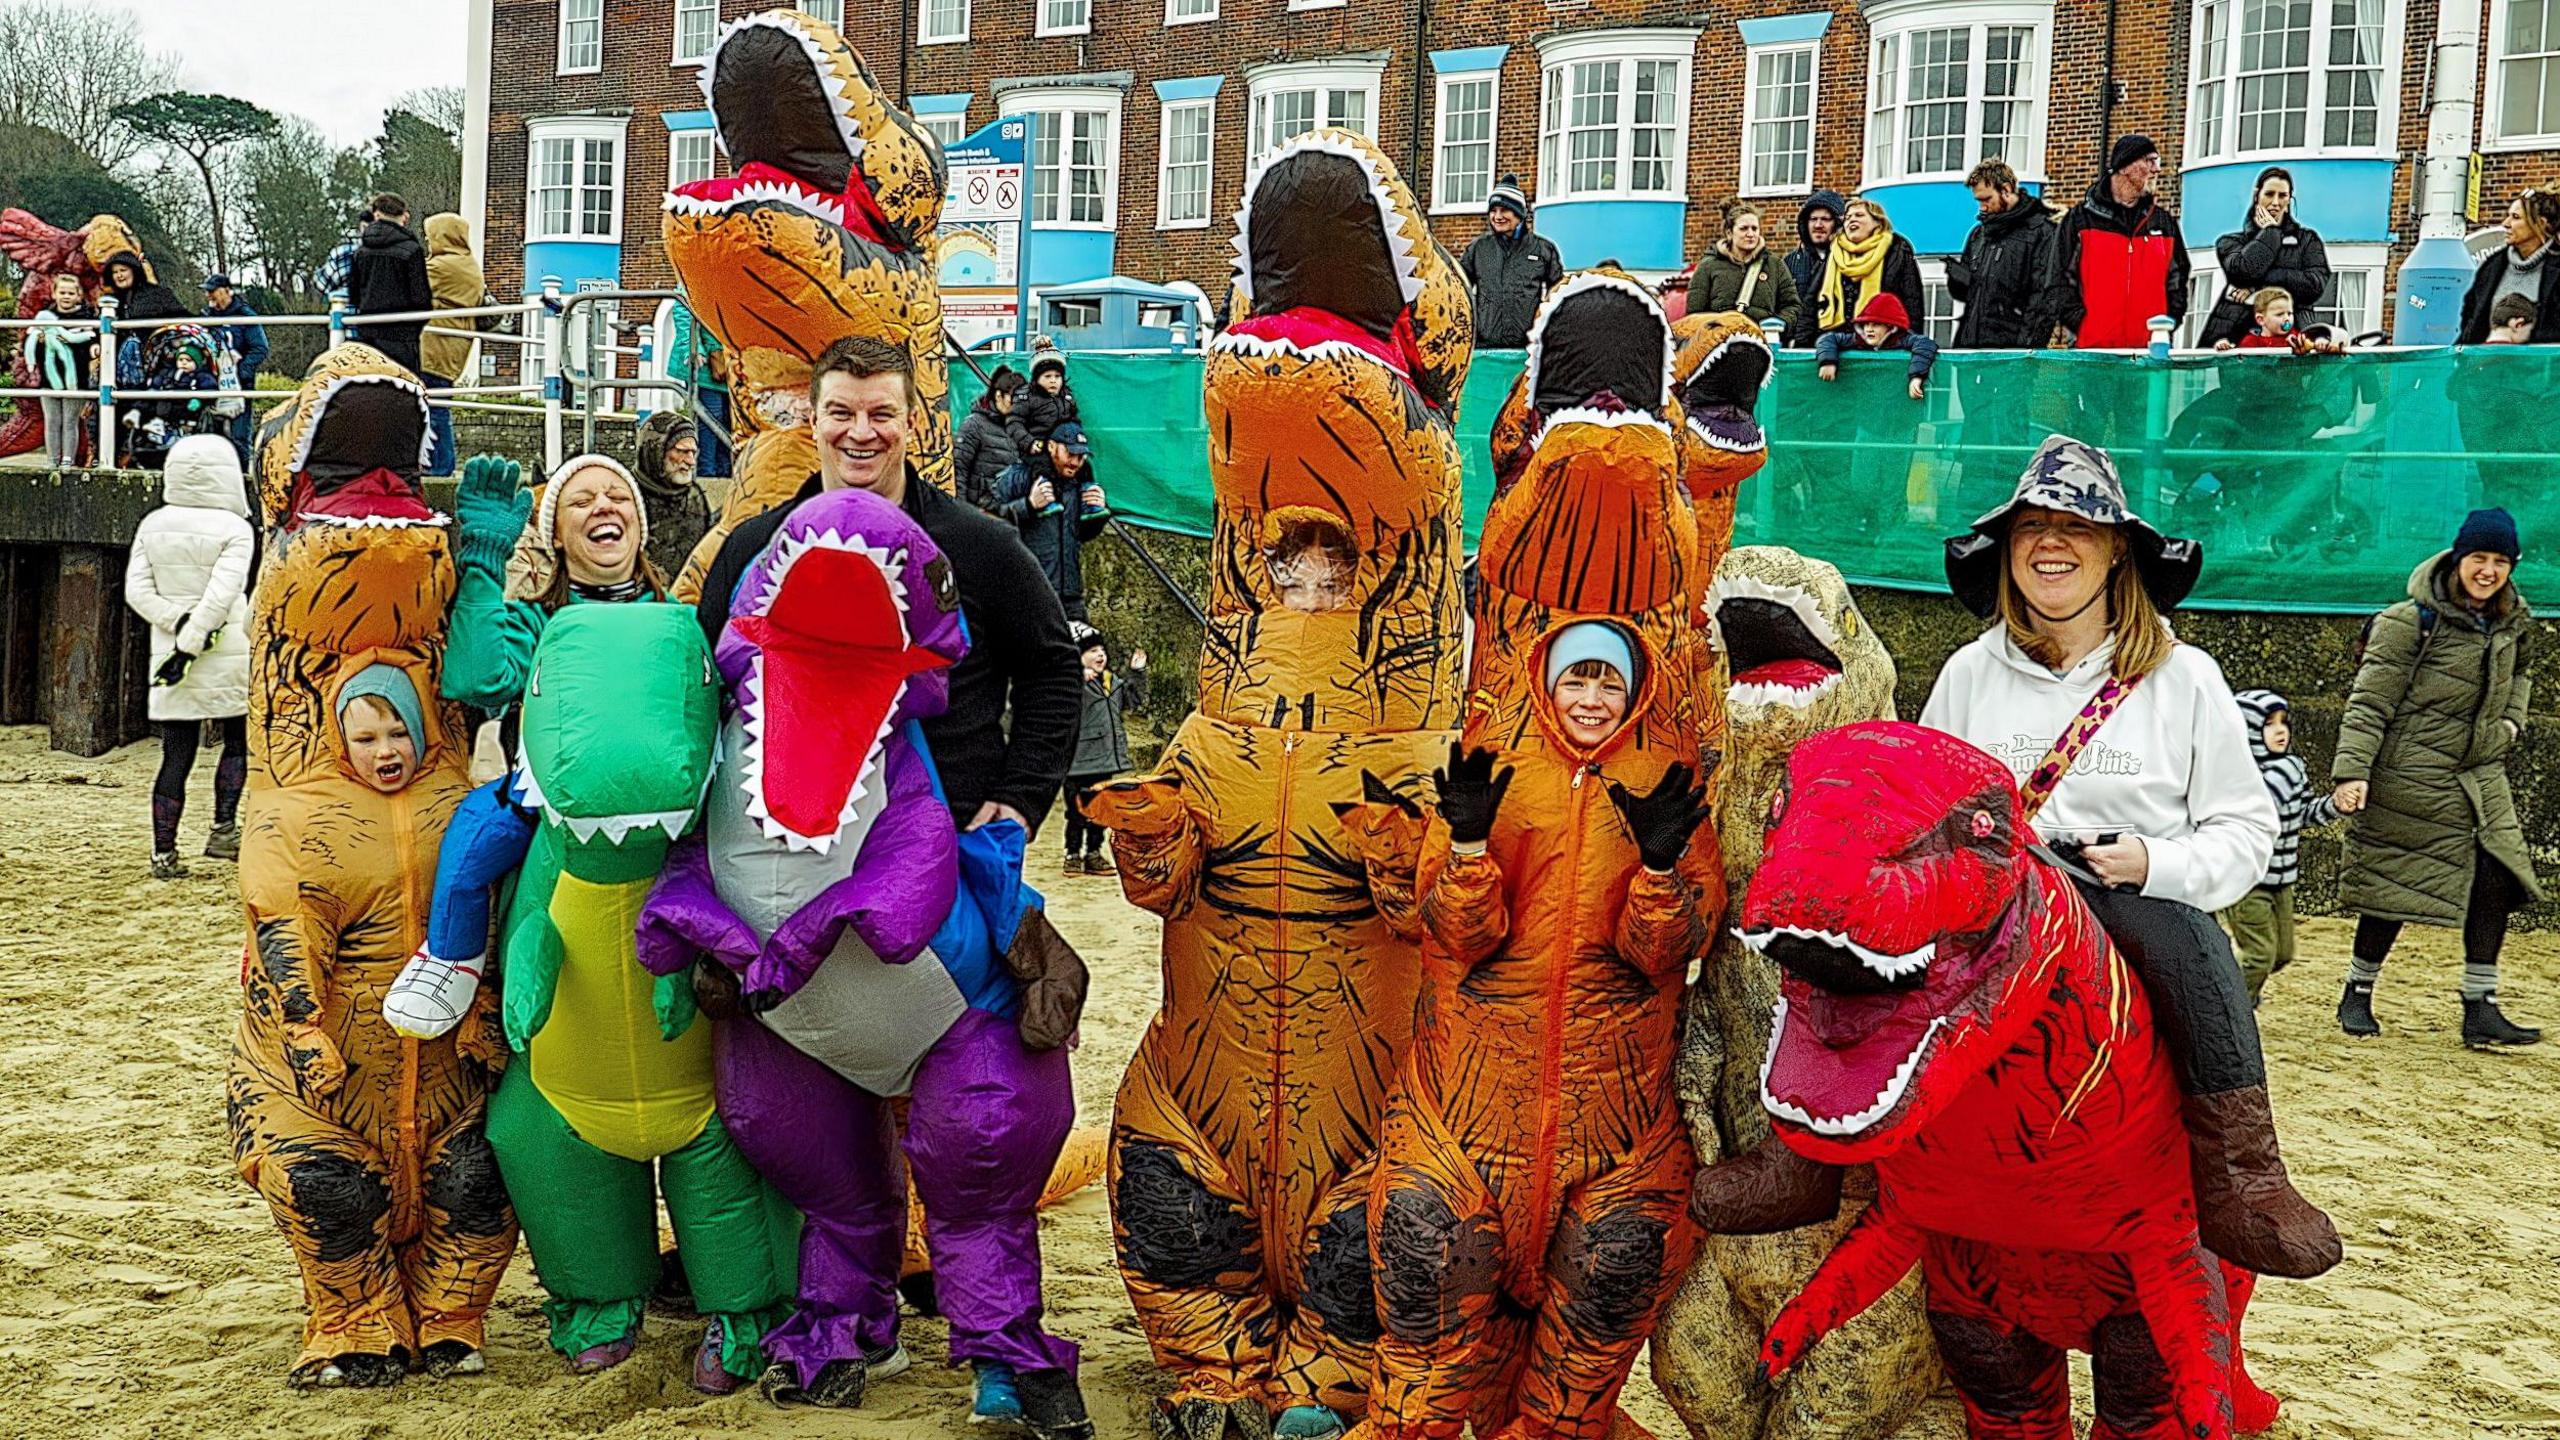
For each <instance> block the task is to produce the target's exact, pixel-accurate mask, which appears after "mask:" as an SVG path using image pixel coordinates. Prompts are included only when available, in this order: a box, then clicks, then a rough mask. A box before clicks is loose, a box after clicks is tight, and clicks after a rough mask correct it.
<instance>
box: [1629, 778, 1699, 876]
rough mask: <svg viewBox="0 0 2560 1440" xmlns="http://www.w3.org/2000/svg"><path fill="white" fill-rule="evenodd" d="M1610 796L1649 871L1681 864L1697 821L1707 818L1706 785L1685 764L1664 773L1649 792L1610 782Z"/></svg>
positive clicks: (1696, 826) (1694, 831) (1694, 832)
mask: <svg viewBox="0 0 2560 1440" xmlns="http://www.w3.org/2000/svg"><path fill="white" fill-rule="evenodd" d="M1609 799H1610V801H1611V802H1612V803H1614V804H1615V805H1616V806H1617V807H1618V813H1619V814H1621V815H1623V816H1625V817H1626V819H1627V828H1628V829H1629V830H1632V831H1634V832H1635V837H1636V853H1637V854H1638V855H1640V856H1642V857H1643V858H1644V868H1646V869H1647V870H1669V869H1670V868H1671V867H1672V866H1674V865H1677V864H1679V863H1680V856H1681V854H1682V853H1683V852H1685V851H1686V850H1687V849H1688V848H1689V837H1690V836H1691V835H1693V834H1696V833H1697V829H1698V822H1699V821H1701V820H1704V819H1706V818H1707V787H1706V786H1704V785H1701V784H1698V783H1696V782H1695V781H1693V780H1692V779H1691V777H1690V774H1689V767H1688V766H1687V765H1686V764H1674V765H1673V766H1672V767H1671V768H1670V769H1668V770H1665V771H1663V772H1662V780H1661V782H1660V783H1658V784H1656V785H1655V786H1654V787H1653V793H1652V794H1650V795H1637V794H1635V793H1633V792H1631V791H1629V790H1628V789H1627V787H1626V786H1624V785H1621V784H1619V783H1618V782H1617V781H1615V780H1612V781H1610V782H1609Z"/></svg>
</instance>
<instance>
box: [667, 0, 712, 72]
mask: <svg viewBox="0 0 2560 1440" xmlns="http://www.w3.org/2000/svg"><path fill="white" fill-rule="evenodd" d="M719 28H720V4H719V0H676V58H677V59H679V60H699V59H701V58H703V57H704V56H706V55H709V54H710V53H711V39H712V35H713V33H714V32H716V31H717V30H718V29H719Z"/></svg>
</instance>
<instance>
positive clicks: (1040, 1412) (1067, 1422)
mask: <svg viewBox="0 0 2560 1440" xmlns="http://www.w3.org/2000/svg"><path fill="white" fill-rule="evenodd" d="M1013 1383H1014V1391H1015V1393H1016V1394H1018V1395H1020V1396H1021V1397H1022V1425H1023V1428H1024V1429H1026V1430H1029V1431H1030V1432H1031V1433H1032V1435H1033V1436H1034V1437H1035V1440H1093V1421H1092V1420H1091V1419H1089V1418H1087V1416H1086V1415H1085V1410H1084V1391H1083V1390H1081V1389H1079V1388H1078V1387H1077V1385H1076V1377H1075V1372H1074V1371H1072V1370H1025V1371H1023V1372H1021V1373H1020V1374H1018V1375H1016V1376H1014V1380H1013Z"/></svg>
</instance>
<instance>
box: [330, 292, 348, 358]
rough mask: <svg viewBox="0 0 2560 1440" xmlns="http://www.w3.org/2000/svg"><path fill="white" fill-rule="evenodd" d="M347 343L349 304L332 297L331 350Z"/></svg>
mask: <svg viewBox="0 0 2560 1440" xmlns="http://www.w3.org/2000/svg"><path fill="white" fill-rule="evenodd" d="M346 343H347V302H346V301H344V300H340V299H337V298H335V297H332V298H331V299H330V301H329V348H330V349H332V350H335V349H337V348H338V347H339V346H341V345H344V344H346Z"/></svg>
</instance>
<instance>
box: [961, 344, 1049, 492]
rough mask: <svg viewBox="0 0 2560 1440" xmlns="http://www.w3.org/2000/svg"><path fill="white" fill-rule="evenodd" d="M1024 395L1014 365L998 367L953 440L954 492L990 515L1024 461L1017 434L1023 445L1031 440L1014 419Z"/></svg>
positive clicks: (1021, 382)
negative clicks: (1000, 487)
mask: <svg viewBox="0 0 2560 1440" xmlns="http://www.w3.org/2000/svg"><path fill="white" fill-rule="evenodd" d="M1063 373H1064V372H1063V369H1062V370H1061V374H1063ZM1022 390H1023V380H1022V372H1021V371H1019V370H1016V369H1014V368H1013V367H1012V366H1010V365H999V366H997V367H996V373H995V374H993V375H990V376H988V377H987V388H986V390H985V391H984V392H983V393H981V394H980V395H979V396H978V403H977V404H975V405H972V406H970V407H969V413H968V415H967V417H966V418H964V419H962V420H961V422H960V431H959V433H958V434H957V435H955V436H953V437H952V441H951V475H952V482H953V483H952V488H953V490H954V491H956V492H957V493H958V494H959V496H960V498H961V499H963V500H966V501H968V502H969V503H970V504H972V505H975V506H977V507H978V508H979V509H981V510H984V511H986V512H987V513H988V514H991V515H992V514H994V513H995V511H996V506H997V503H998V501H997V498H996V486H997V483H998V482H999V481H1001V480H1002V479H1003V478H1004V472H1005V471H1007V470H1010V469H1012V468H1013V467H1014V466H1015V465H1016V464H1017V463H1019V462H1020V461H1021V459H1022V456H1023V447H1022V446H1021V445H1020V444H1019V443H1017V442H1016V441H1015V439H1014V437H1015V436H1016V435H1017V434H1019V435H1021V436H1022V437H1023V439H1025V440H1028V439H1029V438H1030V435H1029V433H1028V432H1026V431H1024V430H1023V429H1022V428H1021V422H1020V421H1019V420H1018V419H1016V418H1015V416H1014V405H1015V403H1016V402H1017V401H1018V400H1020V399H1021V396H1022Z"/></svg>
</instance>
